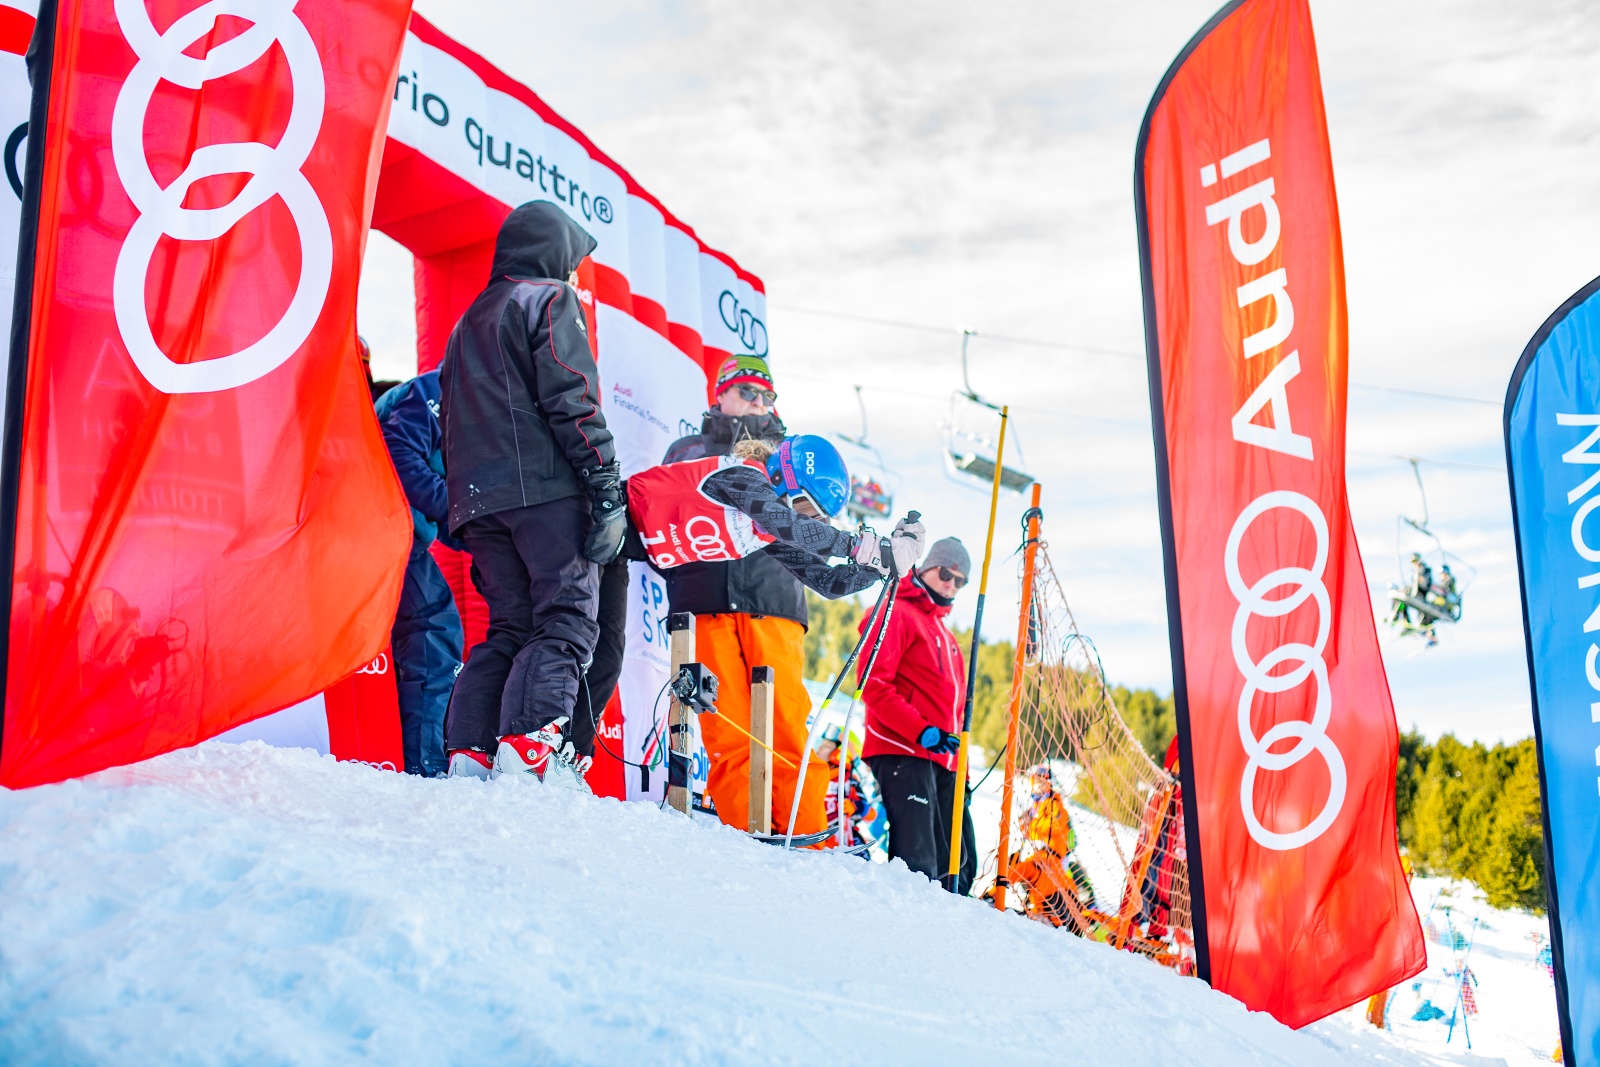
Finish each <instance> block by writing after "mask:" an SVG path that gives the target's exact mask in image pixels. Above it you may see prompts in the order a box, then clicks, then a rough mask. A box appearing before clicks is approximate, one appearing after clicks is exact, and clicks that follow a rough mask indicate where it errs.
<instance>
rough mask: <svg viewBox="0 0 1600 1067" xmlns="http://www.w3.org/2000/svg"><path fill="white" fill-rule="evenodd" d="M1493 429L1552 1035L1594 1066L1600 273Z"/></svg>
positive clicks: (1599, 866)
mask: <svg viewBox="0 0 1600 1067" xmlns="http://www.w3.org/2000/svg"><path fill="white" fill-rule="evenodd" d="M1505 433H1506V466H1507V469H1508V472H1509V474H1510V477H1511V512H1512V519H1513V521H1514V523H1515V527H1516V537H1517V563H1518V569H1519V571H1520V572H1521V576H1522V615H1523V627H1524V631H1525V634H1526V636H1527V641H1528V674H1529V679H1530V682H1531V685H1532V690H1533V728H1534V735H1535V738H1536V740H1537V743H1538V748H1539V780H1540V794H1541V799H1542V801H1543V804H1544V847H1545V886H1546V890H1547V892H1548V894H1549V902H1550V940H1551V950H1552V955H1553V957H1554V964H1555V980H1556V1000H1557V1003H1558V1006H1559V1009H1560V1012H1561V1046H1562V1049H1563V1050H1564V1051H1565V1052H1566V1062H1567V1063H1569V1064H1573V1063H1577V1064H1600V278H1597V279H1595V281H1593V282H1590V283H1589V284H1588V285H1587V286H1585V287H1584V288H1583V289H1582V290H1581V291H1580V292H1579V293H1578V294H1577V295H1575V296H1574V297H1573V298H1572V299H1571V300H1568V301H1567V302H1566V303H1565V304H1563V305H1562V306H1561V308H1560V310H1558V311H1557V312H1556V313H1555V314H1554V315H1552V316H1550V318H1549V319H1548V320H1547V321H1546V322H1545V324H1544V325H1543V326H1541V327H1540V328H1539V332H1538V333H1536V334H1534V336H1533V340H1532V341H1530V342H1529V343H1528V347H1527V348H1526V349H1525V350H1524V351H1523V353H1522V359H1521V360H1519V361H1518V363H1517V369H1516V373H1515V374H1513V375H1512V377H1511V387H1510V388H1509V389H1508V390H1507V392H1506V408H1505Z"/></svg>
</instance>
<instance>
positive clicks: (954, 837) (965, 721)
mask: <svg viewBox="0 0 1600 1067" xmlns="http://www.w3.org/2000/svg"><path fill="white" fill-rule="evenodd" d="M1010 420H1011V407H1010V405H1006V406H1005V407H1002V408H1001V409H1000V443H999V444H998V445H997V446H996V447H995V453H994V482H993V484H991V485H990V486H989V535H988V537H987V538H986V539H985V540H984V545H983V571H982V573H981V576H980V577H979V579H978V603H977V606H976V607H975V608H974V609H973V613H972V654H971V655H970V656H968V657H967V702H966V706H965V707H963V708H962V709H961V748H960V749H959V750H958V751H957V753H956V784H955V788H954V789H953V790H951V796H952V797H953V798H954V804H953V805H952V806H951V811H950V871H949V873H948V874H947V875H946V877H948V878H949V884H948V885H947V886H945V888H946V889H948V890H950V892H952V893H954V892H955V891H956V886H957V884H958V883H959V881H960V877H959V875H960V871H961V827H962V824H963V822H964V821H965V820H963V819H962V817H961V816H962V813H963V812H964V811H965V810H966V803H967V749H968V747H969V746H970V745H971V744H972V697H973V693H974V692H975V691H976V689H977V683H978V640H979V635H980V634H981V633H982V632H983V602H984V599H985V598H986V597H987V596H988V593H989V560H990V557H992V556H993V555H994V517H995V512H997V511H998V510H999V509H1000V472H1001V471H1002V470H1004V469H1005V468H1004V467H1002V466H1001V464H1002V463H1003V462H1004V461H1005V458H1006V424H1007V423H1008V422H1010Z"/></svg>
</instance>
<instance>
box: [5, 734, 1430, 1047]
mask: <svg viewBox="0 0 1600 1067" xmlns="http://www.w3.org/2000/svg"><path fill="white" fill-rule="evenodd" d="M1441 1051H1443V1049H1442V1046H1441ZM1018 1057H1027V1059H1026V1060H1022V1059H1018ZM1452 1058H1454V1057H1453V1056H1452ZM1417 1059H1418V1057H1417V1056H1416V1054H1415V1053H1414V1052H1412V1051H1408V1050H1406V1049H1404V1048H1402V1047H1400V1046H1399V1045H1397V1044H1395V1043H1394V1039H1393V1037H1392V1036H1391V1035H1386V1034H1381V1033H1379V1032H1377V1031H1374V1030H1372V1029H1370V1028H1366V1027H1362V1026H1359V1025H1356V1024H1354V1023H1351V1022H1348V1021H1346V1020H1344V1019H1342V1018H1341V1019H1335V1020H1331V1021H1328V1022H1325V1023H1323V1024H1320V1025H1319V1026H1317V1027H1314V1028H1311V1029H1310V1030H1307V1031H1303V1032H1300V1033H1295V1032H1293V1031H1290V1030H1288V1029H1286V1028H1285V1027H1283V1026H1281V1025H1279V1024H1278V1023H1277V1022H1275V1021H1274V1020H1272V1019H1271V1018H1269V1017H1267V1016H1265V1015H1262V1014H1259V1013H1251V1012H1247V1011H1246V1010H1245V1009H1244V1008H1243V1007H1242V1006H1241V1005H1240V1004H1238V1003H1237V1002H1235V1001H1233V1000H1231V999H1230V998H1227V997H1224V996H1221V995H1220V994H1217V993H1214V992H1212V991H1211V990H1209V989H1207V988H1206V987H1205V986H1204V985H1203V984H1201V983H1200V982H1197V981H1194V980H1192V979H1183V978H1179V977H1177V976H1176V975H1174V974H1171V973H1169V972H1167V971H1165V970H1163V969H1161V968H1159V967H1157V966H1155V965H1153V964H1150V963H1147V962H1145V961H1143V960H1141V959H1138V958H1135V957H1133V956H1129V955H1127V954H1125V953H1118V952H1115V951H1113V950H1111V949H1109V948H1107V947H1105V946H1102V945H1098V944H1092V943H1088V942H1085V941H1082V940H1080V939H1078V938H1075V937H1072V936H1071V935H1068V934H1065V933H1063V932H1061V931H1057V930H1053V929H1050V928H1047V927H1045V926H1042V925H1039V924H1036V923H1031V922H1028V921H1026V920H1023V919H1020V918H1018V917H1016V916H1012V915H1001V914H997V913H995V912H994V911H992V910H990V909H988V908H985V907H983V906H980V905H979V904H978V903H977V902H975V901H971V900H959V899H956V898H954V897H951V896H949V895H948V894H945V893H943V892H941V891H939V890H938V889H937V888H935V887H934V886H932V885H931V884H930V883H928V882H927V881H925V880H923V879H922V878H921V877H919V876H917V875H914V874H912V873H910V872H909V871H907V870H906V869H905V868H904V867H903V866H901V865H898V864H892V865H883V864H868V863H864V862H861V861H859V860H853V859H849V858H846V857H837V856H826V855H800V854H785V853H783V852H781V851H779V850H778V849H775V848H771V847H769V846H765V845H760V844H757V843H754V842H751V841H749V840H748V839H746V838H744V837H743V836H742V835H740V834H738V833H736V832H734V831H732V830H729V829H726V828H723V827H718V826H706V825H701V824H691V823H690V822H688V821H687V820H684V819H682V818H680V817H678V816H676V815H673V814H671V813H667V812H661V811H658V810H657V809H655V808H654V807H651V806H648V805H641V804H622V803H618V802H616V801H612V800H605V799H599V798H595V797H590V796H585V795H577V794H573V793H567V792H559V791H556V790H550V789H545V788H544V787H543V786H541V785H539V784H538V783H536V782H521V781H499V782H493V783H482V782H476V781H423V780H419V779H416V778H410V777H405V776H402V775H396V774H391V773H385V772H381V771H376V770H372V769H369V768H366V767H362V766H358V765H353V764H340V763H336V762H334V761H333V760H332V759H331V758H329V757H319V756H317V755H315V754H313V753H311V752H309V751H305V750H283V749H272V748H268V747H267V746H265V745H263V744H260V743H250V744H247V745H242V746H235V745H227V744H222V743H216V742H213V743H208V744H205V745H202V746H200V747H199V748H196V749H191V750H188V751H185V752H179V753H174V754H172V755H168V756H164V757H161V758H159V759H156V760H152V761H150V762H148V763H145V764H141V765H139V766H136V767H131V768H124V769H121V770H116V771H109V772H106V773H103V774H99V775H96V776H94V777H92V778H88V779H84V780H80V781H74V782H67V783H64V784H61V785H55V786H47V787H43V788H39V789H32V790H26V791H21V792H7V791H4V790H0V1062H3V1063H5V1064H51V1065H57V1064H101V1063H106V1064H143V1063H152V1064H154V1063H160V1064H210V1063H219V1064H222V1063H226V1064H234V1063H240V1064H258V1063H259V1064H339V1063H381V1064H495V1063H515V1064H591V1063H592V1064H627V1063H640V1064H645V1063H648V1064H658V1063H661V1064H665V1063H730V1064H743V1063H761V1064H766V1063H808V1064H815V1063H843V1064H880V1063H917V1064H946V1063H951V1064H957V1063H959V1064H986V1063H1000V1062H1007V1061H1011V1062H1070V1063H1074V1064H1083V1065H1096V1064H1106V1065H1115V1067H1128V1065H1131V1064H1161V1063H1178V1062H1182V1063H1185V1064H1190V1065H1195V1067H1206V1065H1213V1064H1215V1065H1218V1067H1240V1065H1243V1064H1258V1063H1292V1064H1295V1065H1296V1067H1314V1065H1318V1064H1334V1063H1405V1062H1417Z"/></svg>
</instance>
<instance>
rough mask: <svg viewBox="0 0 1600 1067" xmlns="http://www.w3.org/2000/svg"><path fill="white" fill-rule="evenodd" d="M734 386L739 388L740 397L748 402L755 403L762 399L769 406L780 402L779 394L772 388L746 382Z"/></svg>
mask: <svg viewBox="0 0 1600 1067" xmlns="http://www.w3.org/2000/svg"><path fill="white" fill-rule="evenodd" d="M734 388H736V389H738V390H739V398H740V399H741V400H743V401H744V402H745V403H746V404H754V403H755V402H756V401H757V400H760V401H761V402H762V403H764V404H766V405H767V407H771V406H772V405H773V404H776V403H777V402H778V394H777V393H775V392H773V391H772V390H771V389H757V388H756V387H755V386H753V385H748V384H745V383H740V384H739V385H736V386H734Z"/></svg>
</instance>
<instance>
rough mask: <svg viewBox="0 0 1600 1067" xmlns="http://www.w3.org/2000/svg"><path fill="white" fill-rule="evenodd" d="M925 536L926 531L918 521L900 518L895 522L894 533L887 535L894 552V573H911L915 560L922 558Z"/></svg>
mask: <svg viewBox="0 0 1600 1067" xmlns="http://www.w3.org/2000/svg"><path fill="white" fill-rule="evenodd" d="M927 536H928V531H927V529H926V528H925V527H923V525H922V523H920V522H912V521H909V520H907V519H901V520H900V521H899V522H897V523H895V527H894V533H892V534H890V535H889V547H890V548H891V549H892V550H893V552H894V571H895V573H896V574H902V575H904V574H910V573H911V569H912V568H913V567H915V566H916V565H917V560H919V559H921V558H922V543H923V541H925V540H927Z"/></svg>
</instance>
